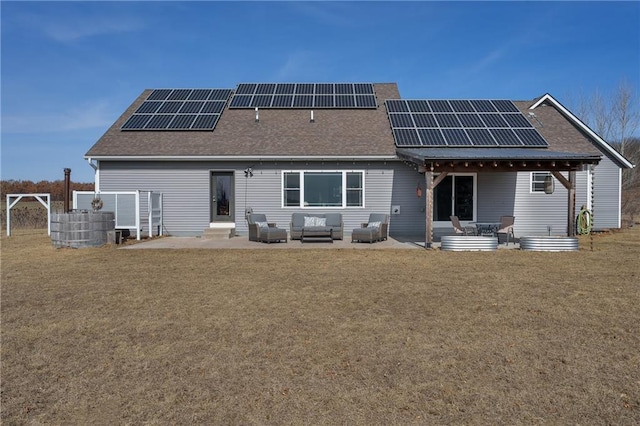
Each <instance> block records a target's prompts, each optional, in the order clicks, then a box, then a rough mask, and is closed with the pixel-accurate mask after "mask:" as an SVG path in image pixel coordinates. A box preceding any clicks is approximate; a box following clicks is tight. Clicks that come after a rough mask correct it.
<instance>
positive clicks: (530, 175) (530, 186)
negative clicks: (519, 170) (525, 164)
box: [529, 170, 555, 195]
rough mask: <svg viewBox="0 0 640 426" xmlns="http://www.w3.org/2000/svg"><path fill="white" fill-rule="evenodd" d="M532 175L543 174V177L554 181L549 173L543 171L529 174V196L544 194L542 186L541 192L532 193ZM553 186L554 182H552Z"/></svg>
mask: <svg viewBox="0 0 640 426" xmlns="http://www.w3.org/2000/svg"><path fill="white" fill-rule="evenodd" d="M534 174H540V175H541V174H544V175H545V177H547V176H551V178H552V179H555V177H553V175H552V174H551V172H548V171H543V170H539V171H535V172H529V194H543V195H544V194H546V192H544V186H543V187H542V190H541V191H534V190H533V182H534V181H533V175H534ZM554 184H555V182H554Z"/></svg>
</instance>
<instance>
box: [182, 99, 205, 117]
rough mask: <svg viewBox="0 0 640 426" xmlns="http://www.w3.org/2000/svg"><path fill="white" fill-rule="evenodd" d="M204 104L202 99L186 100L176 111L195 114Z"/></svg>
mask: <svg viewBox="0 0 640 426" xmlns="http://www.w3.org/2000/svg"><path fill="white" fill-rule="evenodd" d="M203 106H204V102H203V101H187V102H185V103H183V104H182V106H181V107H180V109H179V110H178V112H179V113H180V114H194V113H195V114H197V113H199V112H200V110H201V109H202V107H203Z"/></svg>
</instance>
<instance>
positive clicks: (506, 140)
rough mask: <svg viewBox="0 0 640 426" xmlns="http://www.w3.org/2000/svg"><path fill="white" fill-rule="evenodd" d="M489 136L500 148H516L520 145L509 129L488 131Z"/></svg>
mask: <svg viewBox="0 0 640 426" xmlns="http://www.w3.org/2000/svg"><path fill="white" fill-rule="evenodd" d="M489 132H491V135H493V137H494V139H495V140H496V141H497V142H498V145H501V146H518V145H522V144H521V143H520V141H519V139H518V138H517V137H516V134H515V133H513V130H511V129H490V130H489Z"/></svg>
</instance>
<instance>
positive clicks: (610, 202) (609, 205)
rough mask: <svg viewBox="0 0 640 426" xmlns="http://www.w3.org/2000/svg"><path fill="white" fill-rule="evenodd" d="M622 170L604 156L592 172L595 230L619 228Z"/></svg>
mask: <svg viewBox="0 0 640 426" xmlns="http://www.w3.org/2000/svg"><path fill="white" fill-rule="evenodd" d="M621 175H622V171H621V169H620V168H619V167H618V166H616V165H615V163H613V161H611V160H610V159H609V158H607V157H606V156H604V157H603V158H602V161H600V164H598V165H597V166H596V167H595V170H594V172H593V192H594V201H593V206H592V209H593V226H594V228H595V229H596V230H603V229H609V228H620V208H621V205H620V203H621V201H620V179H621Z"/></svg>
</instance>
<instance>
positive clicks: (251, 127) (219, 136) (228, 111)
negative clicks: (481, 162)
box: [85, 83, 632, 167]
mask: <svg viewBox="0 0 640 426" xmlns="http://www.w3.org/2000/svg"><path fill="white" fill-rule="evenodd" d="M373 86H374V91H375V95H376V100H377V105H378V107H377V108H375V109H355V108H354V109H338V108H336V109H315V110H314V111H313V118H314V120H313V121H311V120H310V118H311V111H310V110H309V109H291V108H289V109H269V108H264V109H260V110H259V120H258V121H256V119H255V118H256V117H255V111H254V110H253V109H235V108H229V104H228V103H227V105H226V106H225V108H224V110H223V112H222V115H221V118H220V120H219V122H218V123H217V126H216V127H215V129H214V130H213V131H211V130H203V131H194V130H189V131H167V130H164V131H147V130H145V131H131V130H121V127H122V125H123V124H124V123H125V122H126V120H127V119H128V118H129V117H130V116H131V115H132V114H133V112H134V111H136V110H137V109H138V107H139V106H140V105H141V104H142V103H143V102H144V101H145V100H146V99H147V97H148V96H149V94H150V93H151V92H152V90H145V91H144V92H142V93H141V94H140V96H139V97H138V98H137V99H136V100H135V101H134V102H133V103H132V104H131V106H129V108H127V110H126V111H125V112H124V113H123V114H122V115H121V116H120V117H119V118H118V119H117V120H116V122H115V123H114V124H113V125H112V126H111V127H110V128H109V129H108V130H107V131H106V133H105V134H104V135H103V136H102V137H101V138H100V139H99V140H98V141H97V142H96V143H95V145H93V146H92V147H91V149H89V151H88V152H87V153H86V154H85V157H87V158H93V159H127V158H130V159H143V158H149V159H172V158H175V159H181V158H182V159H199V158H203V159H205V158H229V159H233V158H243V159H246V158H256V159H302V158H309V159H313V158H353V159H358V158H367V159H371V158H385V159H386V158H394V157H396V155H399V156H400V157H402V158H406V155H405V154H407V152H409V151H407V150H406V149H396V147H395V142H394V138H393V134H392V131H391V127H390V123H389V119H388V116H387V112H386V108H385V106H384V105H385V101H386V100H389V99H401V98H400V93H399V91H398V87H397V85H396V83H374V84H373ZM513 104H514V105H515V106H516V107H517V108H518V109H519V110H520V112H521V113H522V114H523V115H524V116H525V117H526V118H527V119H528V120H529V121H530V122H531V123H532V124H533V127H535V128H536V130H537V131H538V132H539V133H540V134H541V135H542V136H543V137H544V138H545V140H546V141H547V142H548V144H549V146H548V147H545V148H534V149H528V148H523V149H525V150H526V152H524V151H523V153H520V154H519V151H518V149H509V150H508V151H505V148H502V147H495V148H484V149H482V151H474V148H471V149H465V151H464V152H465V153H466V154H467V155H468V156H469V157H473V155H474V152H477V153H478V154H480V153H482V155H483V156H486V155H487V152H491V151H492V150H493V151H494V152H495V153H496V156H497V157H504V155H507V154H508V153H511V154H512V155H514V158H516V157H517V155H526V156H527V157H529V158H533V157H535V156H536V152H539V153H540V155H539V156H540V158H541V159H544V158H551V157H552V156H553V154H551V153H553V152H556V153H558V154H559V156H558V158H569V157H570V158H578V157H580V158H595V157H596V156H600V155H602V153H603V152H605V154H607V155H608V156H609V157H610V158H612V159H613V160H614V161H616V162H617V163H618V164H619V165H621V166H622V167H629V166H631V167H632V165H631V163H629V162H628V161H627V160H626V159H624V158H623V157H621V156H620V155H619V154H617V153H616V152H615V151H614V150H613V149H612V148H611V147H610V146H608V144H607V143H606V142H605V141H604V140H602V139H600V138H599V137H597V135H595V136H594V135H593V134H590V132H589V129H588V128H587V129H585V126H584V124H582V123H581V122H580V121H579V120H577V119H576V118H575V117H574V116H573V115H571V114H570V113H569V116H568V114H567V112H566V111H564V107H562V106H561V105H559V103H557V101H555V99H553V98H552V97H551V96H550V95H548V94H547V95H544V96H543V97H541V98H539V99H538V100H530V101H513ZM532 106H533V107H534V108H533V109H531V108H532ZM603 148H604V149H603ZM607 148H609V149H607ZM456 149H459V148H433V147H431V148H428V147H424V148H421V147H415V148H411V149H410V152H411V155H412V156H415V158H416V159H418V160H420V159H424V158H426V156H434V155H435V157H437V158H440V157H441V155H444V154H445V153H456V156H458V155H459V154H460V153H459V152H456V151H455V150H456ZM476 149H477V148H476ZM438 150H444V151H442V152H439V151H438ZM427 154H428V155H427ZM575 154H579V155H575ZM532 156H533V157H532Z"/></svg>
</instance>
